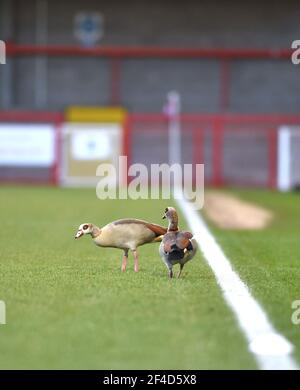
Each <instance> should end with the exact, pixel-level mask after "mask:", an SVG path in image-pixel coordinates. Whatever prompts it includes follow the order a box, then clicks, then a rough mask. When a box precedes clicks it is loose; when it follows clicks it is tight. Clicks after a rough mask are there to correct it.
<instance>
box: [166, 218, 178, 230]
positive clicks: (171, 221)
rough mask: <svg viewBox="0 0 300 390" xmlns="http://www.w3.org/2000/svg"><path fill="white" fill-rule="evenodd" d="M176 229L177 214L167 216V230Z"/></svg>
mask: <svg viewBox="0 0 300 390" xmlns="http://www.w3.org/2000/svg"><path fill="white" fill-rule="evenodd" d="M177 230H178V217H177V214H176V215H173V216H172V217H171V218H169V226H168V232H177Z"/></svg>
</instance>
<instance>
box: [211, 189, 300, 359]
mask: <svg viewBox="0 0 300 390" xmlns="http://www.w3.org/2000/svg"><path fill="white" fill-rule="evenodd" d="M224 192H225V193H227V192H229V194H233V195H235V196H237V197H239V198H241V199H244V200H246V201H250V202H252V203H253V204H257V205H260V206H262V207H265V208H267V209H269V210H271V211H272V212H273V213H274V220H273V222H272V224H271V225H270V226H269V227H267V228H266V229H264V230H257V231H230V230H222V229H218V228H216V227H215V226H214V225H213V224H211V223H210V222H209V221H208V224H209V227H210V229H211V231H212V232H213V234H214V236H215V237H216V238H217V240H218V242H219V243H220V245H221V246H222V248H223V249H224V251H225V252H226V254H227V255H228V256H229V257H230V260H231V262H232V264H233V266H234V268H235V269H236V271H237V272H238V274H239V275H240V276H241V278H242V280H243V281H245V283H246V284H247V286H248V287H249V288H250V290H251V292H252V293H253V295H254V296H255V297H256V298H257V299H258V301H259V302H260V303H261V304H262V306H263V307H264V310H265V311H266V313H267V315H268V317H269V318H270V320H271V322H272V324H273V325H274V326H275V327H276V329H277V330H278V331H279V332H280V333H281V334H283V335H284V336H285V337H287V338H288V340H290V341H291V342H292V344H293V345H294V347H295V350H294V356H295V358H296V359H297V361H298V362H300V326H299V325H298V326H297V325H294V324H293V323H292V321H291V316H292V312H293V310H292V308H291V304H292V302H293V301H294V300H298V299H300V284H299V280H300V267H299V264H300V240H299V231H300V197H299V194H298V193H287V194H282V193H278V192H274V191H264V190H231V191H224Z"/></svg>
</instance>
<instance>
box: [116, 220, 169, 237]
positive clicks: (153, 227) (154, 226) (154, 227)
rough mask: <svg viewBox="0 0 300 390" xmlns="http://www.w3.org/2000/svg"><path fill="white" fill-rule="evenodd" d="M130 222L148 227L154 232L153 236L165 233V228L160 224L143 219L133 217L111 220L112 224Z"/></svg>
mask: <svg viewBox="0 0 300 390" xmlns="http://www.w3.org/2000/svg"><path fill="white" fill-rule="evenodd" d="M131 223H135V224H140V225H144V226H145V227H147V228H148V229H150V230H151V231H152V232H153V233H154V234H155V237H160V236H163V235H164V234H166V233H167V228H165V227H163V226H160V225H157V224H155V223H151V222H147V221H143V220H141V219H134V218H131V219H119V220H118V221H114V222H113V224H114V225H126V224H131Z"/></svg>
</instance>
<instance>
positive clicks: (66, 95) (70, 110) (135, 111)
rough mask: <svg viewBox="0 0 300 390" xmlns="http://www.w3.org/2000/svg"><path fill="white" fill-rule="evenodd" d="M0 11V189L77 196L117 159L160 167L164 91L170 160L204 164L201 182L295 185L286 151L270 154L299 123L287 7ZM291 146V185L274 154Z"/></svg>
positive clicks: (92, 4) (6, 1)
mask: <svg viewBox="0 0 300 390" xmlns="http://www.w3.org/2000/svg"><path fill="white" fill-rule="evenodd" d="M0 4H1V12H0V26H1V30H0V37H1V39H2V40H3V41H5V42H6V49H7V64H6V65H1V68H0V77H1V96H0V108H1V110H0V147H1V153H0V155H2V157H0V180H1V181H2V182H20V181H22V182H44V183H54V184H65V185H81V184H82V185H83V184H91V183H93V180H95V179H93V178H94V177H95V167H96V166H97V164H98V163H99V161H102V160H105V161H106V160H112V159H115V158H116V157H117V156H118V155H119V154H125V155H127V156H128V159H129V161H130V162H141V163H144V164H146V165H149V164H150V163H152V162H153V163H159V162H167V161H168V138H167V129H168V118H167V116H166V115H165V114H164V113H163V105H164V103H165V99H166V95H167V93H168V92H169V91H171V90H176V91H177V92H178V93H179V94H180V97H181V128H182V133H183V136H182V144H181V148H182V162H194V163H196V162H203V163H205V174H206V181H207V183H209V184H212V185H216V186H220V185H223V184H238V185H248V186H249V185H251V186H260V187H269V188H276V187H278V186H281V187H283V188H290V187H293V186H297V185H298V184H299V182H300V181H299V179H300V178H298V177H297V171H298V170H297V167H298V166H299V164H300V161H298V158H299V157H298V158H297V155H299V153H297V150H298V149H297V148H298V143H297V142H290V141H291V134H292V133H289V132H288V136H287V138H289V140H288V141H289V142H288V143H289V145H286V142H285V141H286V139H285V138H286V137H284V135H283V138H284V140H283V144H282V145H283V146H282V145H281V143H280V142H279V140H280V136H279V134H280V129H281V128H282V127H283V126H285V129H286V128H287V127H288V129H290V128H292V127H297V126H299V125H300V115H299V114H298V110H299V93H300V79H299V77H298V76H299V75H298V72H299V68H298V67H297V66H296V65H293V64H292V62H291V53H292V50H291V43H292V41H294V40H295V39H297V34H298V33H299V28H298V23H297V20H298V16H299V12H300V6H299V4H298V3H297V1H293V0H289V1H286V2H282V1H279V0H276V1H265V2H259V1H243V2H240V1H234V0H230V1H227V2H226V3H225V2H221V1H216V0H214V1H206V0H203V1H196V0H188V1H186V2H184V3H183V2H182V1H179V0H175V1H158V0H154V1H152V2H151V4H149V2H147V1H143V0H139V1H137V0H128V1H125V2H124V1H121V0H112V1H109V2H106V1H101V2H100V1H96V0H86V1H80V0H76V1H63V2H62V1H57V0H53V1H51V2H50V1H47V0H28V1H26V2H24V1H20V0H1V1H0ZM298 35H299V34H298ZM87 130H89V131H87ZM20 132H21V135H22V136H23V138H21V137H20ZM36 132H38V133H39V137H37V133H36ZM82 132H83V133H85V135H83V134H82ZM99 133H101V134H99ZM112 134H113V135H112ZM24 137H25V138H24ZM25 139H26V142H25ZM297 140H298V138H297V137H296V141H297ZM291 144H292V145H293V148H296V149H295V150H293V170H294V171H295V172H294V173H293V174H291V172H290V170H291V168H290V165H291V164H290V165H288V168H287V162H286V160H287V159H286V158H283V162H282V161H281V160H280V159H282V158H281V156H280V153H281V152H280V153H278V151H280V150H281V149H282V150H283V152H282V153H283V154H284V156H285V157H286V154H288V155H289V153H291ZM76 145H77V147H76ZM78 145H81V147H80V146H78ZM103 145H104V146H103ZM295 145H296V146H295ZM78 149H81V151H78ZM97 153H98V155H97ZM279 160H280V161H279ZM289 163H290V160H289ZM281 164H283V167H281ZM287 171H288V173H286V172H287ZM282 175H283V176H284V177H283V178H282ZM287 176H289V177H288V182H287ZM280 180H281V181H280Z"/></svg>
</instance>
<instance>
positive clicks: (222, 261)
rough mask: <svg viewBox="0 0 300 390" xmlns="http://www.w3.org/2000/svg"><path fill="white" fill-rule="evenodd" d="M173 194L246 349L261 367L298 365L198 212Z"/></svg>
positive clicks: (293, 368) (277, 368) (290, 350)
mask: <svg viewBox="0 0 300 390" xmlns="http://www.w3.org/2000/svg"><path fill="white" fill-rule="evenodd" d="M174 197H175V200H176V202H177V203H178V205H179V207H180V209H181V211H182V213H183V215H184V216H185V218H186V220H187V222H188V224H189V225H190V228H191V230H192V231H193V233H194V237H195V239H196V240H197V242H198V244H199V247H200V248H201V251H202V253H203V255H204V257H205V259H206V260H207V262H208V264H209V266H210V267H211V269H212V270H213V272H214V274H215V277H216V279H217V282H218V284H219V286H220V288H221V290H222V293H223V295H224V298H225V300H226V302H227V303H228V305H229V306H230V307H231V309H232V310H233V312H234V313H235V315H236V317H237V320H238V322H239V325H240V327H241V329H242V330H243V331H244V334H245V336H246V338H247V340H248V347H249V350H250V351H251V352H252V353H253V355H254V357H255V359H256V361H257V363H258V366H259V368H261V369H263V370H297V369H299V367H298V366H297V363H296V362H295V360H294V359H293V357H292V356H291V354H292V351H293V345H292V344H291V343H290V342H289V341H288V340H287V339H286V338H285V337H284V336H282V335H281V334H280V333H278V332H277V331H276V330H275V329H274V327H273V326H272V324H271V323H270V321H269V319H268V317H267V315H266V313H265V312H264V310H263V309H262V307H261V306H260V305H259V303H258V302H257V301H256V300H255V299H254V298H253V297H252V295H251V293H250V291H249V290H248V288H247V286H246V285H245V284H244V283H243V282H242V280H241V279H240V277H239V276H238V274H237V273H236V272H235V271H234V269H233V267H232V265H231V264H230V261H229V260H228V258H227V257H226V255H225V254H224V252H223V250H222V249H221V247H220V246H219V244H218V243H217V241H216V240H215V238H214V236H213V235H212V233H211V232H210V231H209V229H208V227H207V225H206V223H205V222H204V220H203V218H202V217H201V216H200V213H198V212H197V211H196V210H195V209H194V208H193V206H192V204H191V203H189V202H188V201H187V200H186V199H184V197H183V195H182V192H181V191H180V190H176V191H175V193H174Z"/></svg>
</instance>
